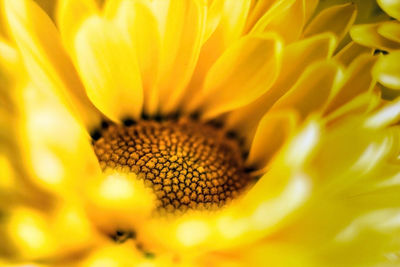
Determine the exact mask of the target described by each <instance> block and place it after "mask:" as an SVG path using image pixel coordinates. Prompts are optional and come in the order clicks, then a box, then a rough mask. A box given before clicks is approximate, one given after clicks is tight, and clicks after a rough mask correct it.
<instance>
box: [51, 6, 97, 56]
mask: <svg viewBox="0 0 400 267" xmlns="http://www.w3.org/2000/svg"><path fill="white" fill-rule="evenodd" d="M98 12H99V9H98V6H97V3H96V1H95V0H59V1H58V4H57V10H56V19H57V26H58V29H59V31H60V34H61V38H62V39H63V42H64V44H65V45H66V47H68V49H69V50H71V51H72V49H73V47H74V39H75V34H76V32H77V30H78V28H79V27H80V26H81V25H82V23H83V21H84V20H85V19H87V18H88V17H90V16H91V15H94V14H96V13H98ZM71 14H74V15H73V16H71Z"/></svg>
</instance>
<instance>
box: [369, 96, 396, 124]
mask: <svg viewBox="0 0 400 267" xmlns="http://www.w3.org/2000/svg"><path fill="white" fill-rule="evenodd" d="M399 120H400V100H396V101H395V102H392V103H389V104H387V105H386V106H384V107H383V108H382V109H380V110H377V111H375V112H374V113H373V114H372V115H370V117H369V118H368V120H367V121H366V123H365V124H366V125H367V126H368V127H372V128H383V127H387V126H388V125H391V124H394V123H397V122H398V121H399Z"/></svg>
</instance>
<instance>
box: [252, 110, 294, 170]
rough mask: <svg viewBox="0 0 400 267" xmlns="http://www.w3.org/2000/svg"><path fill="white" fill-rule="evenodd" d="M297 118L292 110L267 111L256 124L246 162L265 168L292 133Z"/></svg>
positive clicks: (254, 166)
mask: <svg viewBox="0 0 400 267" xmlns="http://www.w3.org/2000/svg"><path fill="white" fill-rule="evenodd" d="M297 120H298V118H297V117H296V113H295V112H292V111H287V112H282V113H274V112H269V113H267V114H266V115H265V116H264V117H263V118H262V119H261V121H260V123H259V124H258V127H257V131H256V134H255V136H254V138H253V143H252V145H251V148H250V153H249V156H248V157H247V162H246V164H247V165H248V166H251V167H253V168H257V169H263V168H265V167H266V166H267V163H268V162H269V161H270V160H271V158H272V157H273V156H274V154H275V153H276V152H277V151H278V150H279V149H280V148H281V147H282V145H283V144H284V142H285V141H286V139H287V138H288V137H289V136H291V135H292V132H293V130H294V129H295V127H296V124H297Z"/></svg>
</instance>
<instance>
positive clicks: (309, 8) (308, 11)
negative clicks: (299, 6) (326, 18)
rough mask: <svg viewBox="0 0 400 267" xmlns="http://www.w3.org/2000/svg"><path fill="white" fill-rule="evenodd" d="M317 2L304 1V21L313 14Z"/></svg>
mask: <svg viewBox="0 0 400 267" xmlns="http://www.w3.org/2000/svg"><path fill="white" fill-rule="evenodd" d="M318 3H319V0H308V1H305V2H304V4H305V17H306V21H308V20H309V19H310V18H311V16H312V15H313V14H314V11H315V9H316V8H317V6H318Z"/></svg>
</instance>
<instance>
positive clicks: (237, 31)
mask: <svg viewBox="0 0 400 267" xmlns="http://www.w3.org/2000/svg"><path fill="white" fill-rule="evenodd" d="M161 1H163V0H161ZM215 1H220V2H222V3H221V4H222V5H223V9H222V11H221V17H220V18H219V24H218V26H217V27H216V28H215V30H214V32H213V33H212V34H211V36H210V37H209V38H208V39H207V41H206V42H205V43H204V44H203V46H202V47H201V51H200V55H199V60H198V62H197V65H196V68H195V71H194V72H193V77H192V79H191V82H190V84H189V86H188V88H187V89H186V91H185V95H184V100H183V102H184V103H186V102H188V101H189V100H190V99H191V98H192V97H193V95H195V94H198V93H199V91H200V90H201V86H202V85H203V81H204V77H205V76H206V74H207V72H208V71H209V69H210V68H211V66H212V65H213V64H214V63H215V61H216V60H217V59H218V58H219V57H220V56H221V54H222V53H223V52H224V51H225V49H226V48H227V47H228V46H230V45H232V43H234V42H235V41H236V40H237V39H239V37H240V36H241V34H242V32H243V29H244V25H245V22H246V19H247V16H248V12H249V9H250V4H251V0H228V1H226V0H215ZM185 108H186V109H188V110H190V109H191V107H190V106H186V107H185Z"/></svg>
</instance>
